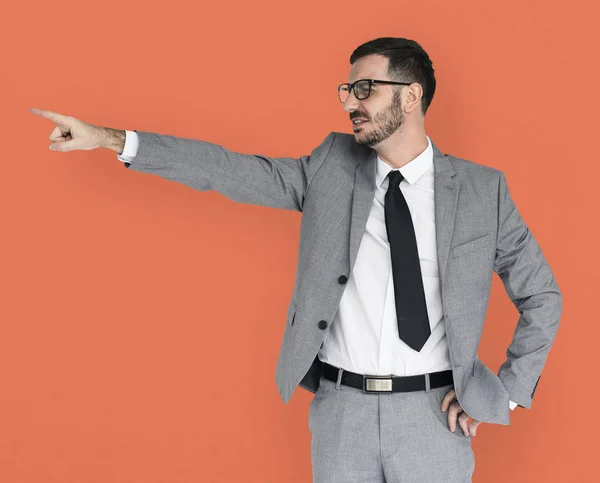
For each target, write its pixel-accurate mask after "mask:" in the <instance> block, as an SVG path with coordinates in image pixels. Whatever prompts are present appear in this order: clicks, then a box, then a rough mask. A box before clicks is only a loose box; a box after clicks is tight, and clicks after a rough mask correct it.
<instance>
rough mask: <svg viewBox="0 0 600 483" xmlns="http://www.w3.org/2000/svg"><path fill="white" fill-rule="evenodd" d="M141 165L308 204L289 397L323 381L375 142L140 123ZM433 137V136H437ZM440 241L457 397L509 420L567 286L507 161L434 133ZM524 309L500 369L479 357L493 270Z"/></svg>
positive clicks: (527, 402) (249, 198)
mask: <svg viewBox="0 0 600 483" xmlns="http://www.w3.org/2000/svg"><path fill="white" fill-rule="evenodd" d="M137 134H138V137H139V148H138V152H137V155H136V157H135V159H134V161H133V162H132V163H131V164H130V163H126V164H125V166H126V167H128V168H129V169H131V170H135V171H141V172H145V173H153V174H156V175H158V176H160V177H162V178H165V179H169V180H172V181H176V182H179V183H183V184H185V185H187V186H189V187H191V188H193V189H196V190H199V191H208V190H215V191H217V192H219V193H221V194H222V195H224V196H226V197H227V198H229V199H231V200H234V201H238V202H241V203H250V204H254V205H262V206H269V207H274V208H283V209H287V210H297V211H301V212H302V224H301V231H300V247H299V254H298V267H297V272H296V280H295V286H294V291H293V294H292V297H291V301H290V304H289V309H288V312H287V323H286V326H285V331H284V335H283V341H282V344H281V350H280V353H279V359H278V361H277V368H276V371H275V379H276V382H277V387H278V388H279V393H280V395H281V397H282V398H283V401H284V403H287V402H288V401H289V399H290V398H291V396H292V393H293V392H294V390H295V388H296V387H297V386H298V385H300V386H302V387H304V388H305V389H307V390H309V391H311V392H313V393H314V392H316V390H317V388H318V386H319V382H320V375H321V363H320V362H319V359H318V357H317V354H318V351H319V348H320V346H321V344H322V343H323V340H324V338H325V336H326V333H327V331H328V330H329V328H330V325H331V321H332V320H333V318H334V315H335V313H336V311H337V310H338V305H339V301H340V298H341V296H342V292H343V291H344V284H345V278H344V277H342V276H346V277H349V276H350V273H351V272H352V267H353V266H354V262H355V260H356V255H357V252H358V247H359V244H360V241H361V238H362V235H363V232H364V229H365V225H366V222H367V217H368V215H369V212H370V209H371V205H372V201H373V196H374V190H375V168H376V153H375V151H374V150H372V149H370V148H367V147H365V146H363V145H359V144H357V143H356V142H355V141H354V136H353V135H350V134H343V133H336V132H332V133H329V135H328V136H327V137H326V138H325V139H324V140H323V142H322V143H321V144H320V145H319V146H317V147H316V148H315V149H314V150H313V151H312V152H311V154H310V155H307V156H302V157H300V158H298V159H294V158H272V157H268V156H263V155H251V154H241V153H236V152H233V151H230V150H228V149H225V148H224V147H222V146H220V145H217V144H213V143H209V142H205V141H198V140H194V139H186V138H181V137H174V136H170V135H161V134H157V133H150V132H142V131H137ZM432 144H433V143H432ZM433 151H434V158H433V159H434V189H435V193H434V199H435V219H436V241H437V255H438V263H439V276H440V285H441V295H442V304H443V310H444V319H445V324H446V333H447V339H448V345H449V352H450V359H451V362H452V373H453V375H454V385H455V391H456V397H457V399H458V402H459V403H460V404H461V406H462V408H463V409H464V410H465V411H466V412H467V414H469V415H470V416H472V417H473V418H475V419H477V420H479V421H484V422H489V423H497V424H505V425H506V424H509V423H510V417H509V411H510V409H509V399H510V400H512V401H515V402H516V403H518V404H519V405H520V406H521V407H525V408H528V409H529V408H530V407H531V402H532V398H533V395H534V394H535V389H536V387H537V384H538V382H539V379H540V374H541V372H542V368H543V367H544V364H545V361H546V358H547V355H548V352H549V350H550V347H551V345H552V343H553V341H554V338H555V336H556V332H557V330H558V325H559V319H560V315H561V312H562V295H561V293H560V291H559V288H558V286H557V283H556V281H555V279H554V276H553V274H552V271H551V269H550V267H549V265H548V263H547V262H546V260H545V258H544V255H543V254H542V251H541V250H540V247H539V246H538V243H537V242H536V240H535V238H534V236H533V234H532V232H531V231H530V230H529V229H528V228H527V226H526V225H525V223H524V221H523V219H522V218H521V216H520V214H519V212H518V210H517V207H516V206H515V204H514V202H513V200H512V199H511V196H510V194H509V190H508V187H507V184H506V179H505V176H504V173H502V172H501V171H499V170H497V169H494V168H491V167H488V166H484V165H480V164H476V163H473V162H471V161H467V160H464V159H460V158H456V157H454V156H451V155H448V154H442V153H441V152H440V151H439V150H438V148H437V147H436V146H435V144H433ZM493 271H494V272H496V273H497V274H498V275H499V277H500V279H501V280H502V283H503V284H504V287H505V289H506V292H507V294H508V296H509V297H510V299H511V300H512V302H513V304H514V305H515V307H516V308H517V310H518V312H519V314H520V315H519V319H518V321H517V327H516V329H515V332H514V337H513V339H512V342H511V344H510V345H509V347H508V349H507V352H506V355H507V359H506V361H505V362H504V363H503V364H502V365H501V366H500V369H499V371H498V374H497V375H496V374H495V373H494V372H492V371H491V370H490V369H489V368H488V367H487V366H486V365H485V364H483V363H482V362H481V361H480V360H479V358H478V357H477V355H478V354H477V348H478V346H479V341H480V337H481V333H482V329H483V323H484V319H485V315H486V310H487V305H488V300H489V294H490V286H491V281H492V272H493Z"/></svg>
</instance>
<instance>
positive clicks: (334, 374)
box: [322, 362, 454, 393]
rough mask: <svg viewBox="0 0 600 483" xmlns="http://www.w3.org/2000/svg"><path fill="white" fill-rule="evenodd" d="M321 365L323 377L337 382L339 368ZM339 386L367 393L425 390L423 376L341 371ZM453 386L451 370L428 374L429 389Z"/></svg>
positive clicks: (325, 363)
mask: <svg viewBox="0 0 600 483" xmlns="http://www.w3.org/2000/svg"><path fill="white" fill-rule="evenodd" d="M322 364H323V373H322V375H323V377H324V378H325V379H329V380H330V381H333V382H337V380H338V373H339V371H340V368H339V367H335V366H332V365H331V364H328V363H327V362H322ZM340 383H341V384H344V385H345V386H350V387H354V388H356V389H362V391H363V392H369V393H371V392H372V393H390V392H410V391H423V390H425V374H418V375H415V376H372V375H363V374H357V373H355V372H351V371H347V370H345V369H342V379H341V380H340ZM449 384H454V379H453V378H452V370H451V369H448V370H447V371H439V372H430V373H429V387H430V388H436V387H442V386H447V385H449Z"/></svg>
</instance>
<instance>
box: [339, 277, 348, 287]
mask: <svg viewBox="0 0 600 483" xmlns="http://www.w3.org/2000/svg"><path fill="white" fill-rule="evenodd" d="M347 281H348V277H346V275H340V276H339V277H338V283H340V284H342V285H343V284H345V283H346V282H347Z"/></svg>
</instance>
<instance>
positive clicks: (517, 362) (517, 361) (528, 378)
mask: <svg viewBox="0 0 600 483" xmlns="http://www.w3.org/2000/svg"><path fill="white" fill-rule="evenodd" d="M494 271H495V272H496V273H497V274H498V276H499V277H500V279H501V280H502V283H503V284H504V288H505V290H506V293H507V294H508V296H509V297H510V299H511V301H512V303H513V304H514V306H515V307H516V309H517V311H518V313H519V319H518V321H517V326H516V329H515V332H514V335H513V339H512V341H511V343H510V345H509V347H508V349H507V351H506V356H507V359H506V361H505V362H504V363H503V364H502V365H501V366H500V368H499V370H498V377H499V378H500V380H501V381H502V383H503V384H504V386H505V387H506V389H507V390H508V393H509V396H510V400H511V401H515V402H516V403H517V404H518V405H519V406H521V407H524V408H527V409H530V408H531V402H532V399H533V395H534V393H535V390H536V388H537V384H538V382H539V380H540V377H541V373H542V369H543V367H544V364H545V362H546V358H547V356H548V352H549V351H550V347H551V346H552V343H553V341H554V338H555V337H556V333H557V330H558V325H559V320H560V316H561V313H562V295H561V292H560V290H559V288H558V285H557V283H556V280H555V279H554V276H553V273H552V270H551V269H550V266H549V265H548V263H547V261H546V259H545V257H544V255H543V254H542V251H541V249H540V247H539V245H538V243H537V242H536V240H535V238H534V236H533V234H532V232H531V230H529V228H528V227H527V226H526V225H525V223H524V221H523V219H522V218H521V216H520V214H519V211H518V210H517V207H516V206H515V203H514V202H513V200H512V198H511V196H510V192H509V190H508V186H507V183H506V177H505V175H504V173H502V172H500V177H499V186H498V234H497V245H496V257H495V261H494Z"/></svg>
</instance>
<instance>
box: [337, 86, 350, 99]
mask: <svg viewBox="0 0 600 483" xmlns="http://www.w3.org/2000/svg"><path fill="white" fill-rule="evenodd" d="M338 97H339V98H340V101H341V102H346V99H348V84H342V85H341V86H339V87H338Z"/></svg>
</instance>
